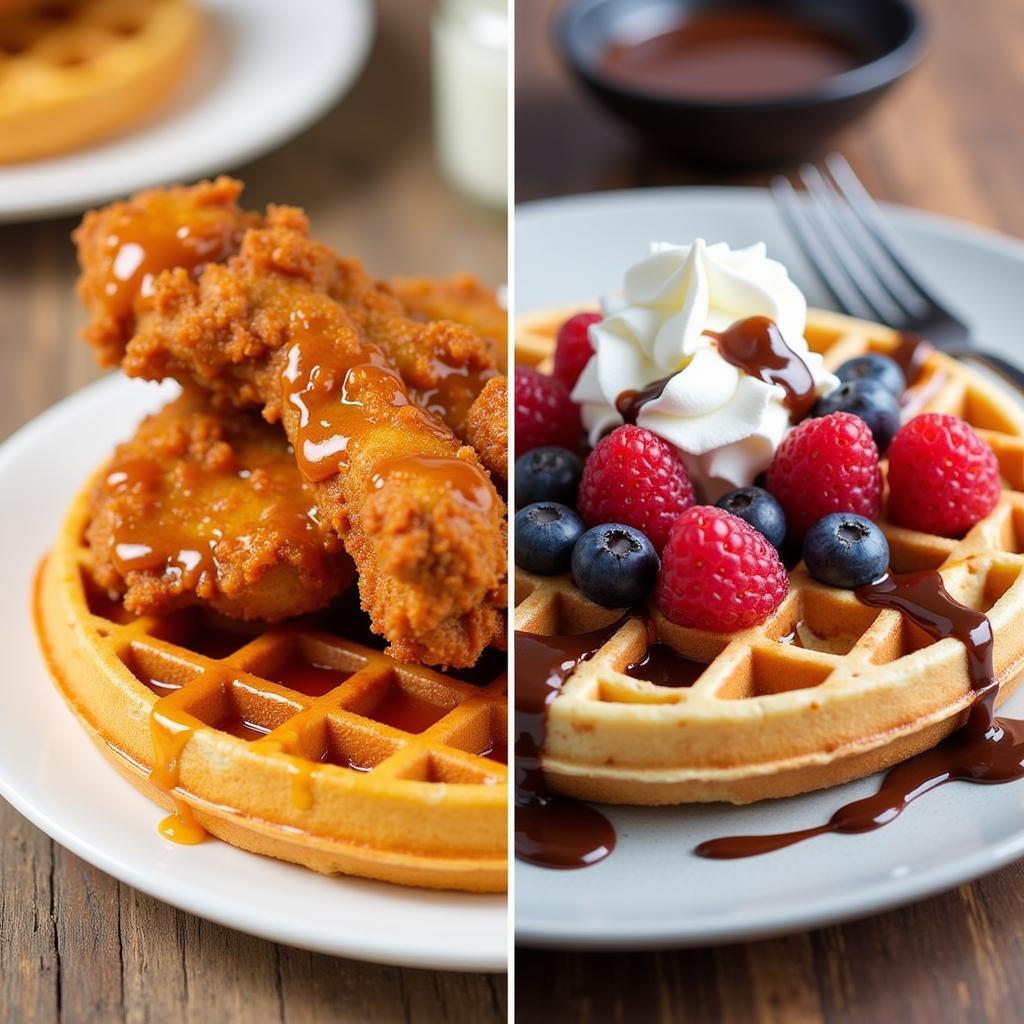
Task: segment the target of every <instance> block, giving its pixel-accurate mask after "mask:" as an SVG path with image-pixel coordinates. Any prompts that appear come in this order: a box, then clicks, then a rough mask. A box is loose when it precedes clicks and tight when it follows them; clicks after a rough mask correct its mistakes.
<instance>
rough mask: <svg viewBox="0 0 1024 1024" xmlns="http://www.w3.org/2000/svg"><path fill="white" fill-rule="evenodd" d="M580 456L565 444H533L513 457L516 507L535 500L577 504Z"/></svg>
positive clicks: (581, 472)
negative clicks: (557, 446)
mask: <svg viewBox="0 0 1024 1024" xmlns="http://www.w3.org/2000/svg"><path fill="white" fill-rule="evenodd" d="M582 474H583V460H582V459H580V457H579V456H578V455H573V453H572V452H571V451H569V449H568V448H556V447H553V446H552V447H549V448H534V449H533V451H529V452H527V453H526V454H525V455H520V456H519V458H518V459H516V508H523V507H524V506H525V505H532V504H533V503H534V502H535V501H557V502H558V503H559V504H562V505H569V506H570V507H572V506H574V505H575V504H576V492H577V491H578V490H579V488H580V477H581V476H582Z"/></svg>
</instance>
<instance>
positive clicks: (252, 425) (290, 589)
mask: <svg viewBox="0 0 1024 1024" xmlns="http://www.w3.org/2000/svg"><path fill="white" fill-rule="evenodd" d="M313 491H314V489H313V486H312V485H311V484H309V483H308V482H307V481H305V480H303V478H302V476H301V474H300V473H299V470H298V467H297V466H296V464H295V459H294V456H293V455H292V453H291V451H290V449H289V448H288V444H287V441H286V440H285V438H284V436H283V435H282V433H281V431H280V430H278V429H277V428H275V427H273V426H271V425H270V424H268V423H265V422H264V421H263V420H261V419H260V418H259V417H258V416H256V415H255V414H254V413H238V412H235V413H230V414H228V413H222V412H217V411H215V410H214V409H213V408H212V407H211V406H210V403H209V400H208V398H207V397H206V396H205V395H202V394H201V393H198V392H186V393H185V394H183V395H182V396H181V397H180V398H178V399H176V400H175V401H173V402H171V403H170V404H169V405H167V406H165V407H164V409H162V410H161V411H160V412H158V413H156V414H155V415H154V416H150V417H149V418H148V419H147V420H145V422H143V423H142V425H141V426H140V427H139V429H138V431H137V432H136V434H135V436H134V437H133V438H132V439H131V440H130V441H127V442H125V443H124V444H122V445H120V446H119V447H118V448H117V450H116V451H115V452H114V457H113V459H112V460H111V462H110V464H109V465H108V466H107V468H106V470H105V472H104V473H103V475H102V478H101V479H99V480H98V481H97V482H96V484H95V485H94V487H93V490H92V494H91V507H92V519H91V521H90V524H89V528H88V530H87V533H86V539H87V540H88V542H89V545H90V547H91V548H92V551H93V555H94V558H95V565H94V574H95V577H96V580H97V582H98V583H99V584H100V585H101V586H103V587H106V588H107V589H108V590H110V591H113V592H116V593H117V594H119V595H123V597H124V604H125V607H126V608H127V609H128V610H129V611H131V612H134V613H135V614H145V613H154V614H163V613H165V612H169V611H173V610H175V609H178V608H183V607H187V606H189V605H193V604H200V603H202V604H206V605H209V606H210V607H212V608H214V609H215V610H216V611H218V612H220V613H221V614H223V615H228V616H230V617H232V618H236V619H264V620H266V621H268V622H276V621H279V620H280V619H284V618H288V617H290V616H293V615H301V614H304V613H306V612H311V611H314V610H316V609H318V608H322V607H323V606H324V605H326V604H327V603H328V602H329V601H330V600H331V599H332V598H333V597H335V596H336V595H337V594H340V593H341V592H342V591H343V590H345V589H346V588H347V587H348V586H349V585H350V584H351V583H352V578H353V570H352V563H351V560H350V559H349V558H348V557H347V556H346V555H345V553H344V547H343V545H342V543H341V540H340V538H339V537H338V535H337V534H336V533H334V532H333V531H332V530H330V529H328V528H326V527H324V526H322V525H321V524H320V522H319V521H318V517H317V510H316V507H315V499H314V493H313Z"/></svg>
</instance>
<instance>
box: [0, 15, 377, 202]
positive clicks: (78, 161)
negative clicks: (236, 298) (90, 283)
mask: <svg viewBox="0 0 1024 1024" xmlns="http://www.w3.org/2000/svg"><path fill="white" fill-rule="evenodd" d="M201 6H202V7H203V9H204V14H205V15H206V23H207V24H206V30H205V31H204V33H203V40H202V45H201V47H200V51H199V53H198V54H197V55H196V59H195V61H194V62H193V64H192V67H191V68H190V70H189V72H188V73H187V74H186V76H185V78H184V80H183V81H182V82H181V83H180V84H179V86H178V87H177V88H176V89H175V91H174V93H173V95H171V96H170V97H168V99H167V100H166V101H165V102H164V103H162V104H161V105H160V107H159V108H158V109H155V110H154V111H153V112H152V114H150V115H149V116H148V117H147V118H146V119H145V120H144V121H142V122H139V123H136V124H134V125H132V126H130V127H128V128H126V129H125V131H124V132H122V133H121V134H119V135H117V136H115V137H113V138H110V139H108V140H105V141H103V142H100V143H97V144H96V145H94V146H91V147H89V148H88V149H83V150H77V151H74V152H71V153H67V154H64V155H61V156H56V157H53V158H51V159H49V160H39V161H33V162H31V163H20V164H11V165H9V166H0V221H15V220H30V219H34V218H40V217H48V216H55V215H57V214H63V213H77V212H79V211H81V210H84V209H85V208H86V207H88V206H93V205H96V204H98V203H102V202H105V201H107V200H108V199H112V198H114V197H116V196H120V195H124V194H125V193H128V192H134V191H135V190H136V189H139V188H143V187H145V186H148V185H158V184H164V183H166V182H171V181H190V180H192V179H194V178H198V177H201V176H203V175H205V174H216V173H220V172H221V171H225V170H227V169H229V168H231V167H236V166H238V165H239V164H241V163H244V162H245V161H246V160H251V159H253V158H255V157H257V156H259V155H260V154H262V153H265V152H267V151H268V150H270V149H273V148H274V147H275V146H278V145H280V144H281V143H282V142H284V141H285V140H286V139H289V138H291V137H292V136H293V135H296V134H298V133H299V132H300V131H302V129H303V128H305V127H306V126H307V125H309V124H311V123H312V122H313V121H315V120H316V119H317V118H318V117H319V116H320V115H321V114H323V113H324V112H325V111H326V110H327V109H328V108H329V107H330V106H331V105H332V104H333V103H334V101H335V100H337V99H338V97H339V96H341V94H342V93H343V92H345V90H346V89H348V87H349V86H350V85H351V84H352V82H353V81H354V80H355V77H356V75H357V74H358V73H359V70H360V69H361V68H362V66H363V62H364V60H365V59H366V55H367V53H368V52H369V49H370V42H371V40H372V38H373V22H374V9H373V6H372V4H371V3H370V0H291V2H289V3H281V2H280V0H201Z"/></svg>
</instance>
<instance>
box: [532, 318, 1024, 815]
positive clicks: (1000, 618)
mask: <svg viewBox="0 0 1024 1024" xmlns="http://www.w3.org/2000/svg"><path fill="white" fill-rule="evenodd" d="M581 308H583V307H580V306H575V307H572V308H568V309H560V310H555V311H545V312H541V313H537V314H531V315H526V316H523V317H521V318H520V319H519V320H518V322H517V325H516V357H517V360H518V361H519V362H521V363H525V364H529V365H536V366H539V367H540V368H541V369H546V368H547V361H548V360H550V357H551V353H552V352H553V348H554V338H555V334H556V332H557V329H558V327H559V326H560V324H561V323H562V322H563V321H564V320H565V319H566V318H567V317H568V316H570V315H572V314H573V313H576V312H579V311H580V309H581ZM806 336H807V340H808V342H809V344H810V347H811V348H812V349H813V350H815V351H818V352H821V353H822V354H823V355H824V357H825V362H826V365H827V366H828V367H829V368H832V369H834V368H836V367H837V366H839V365H840V364H841V363H843V362H844V361H845V360H847V359H849V358H852V357H853V356H856V355H860V354H863V353H865V352H868V351H872V352H881V353H886V352H892V351H894V350H895V349H896V347H897V346H898V345H899V343H900V338H899V336H898V335H897V334H896V333H895V332H893V331H891V330H889V329H888V328H885V327H881V326H879V325H876V324H871V323H866V322H864V321H860V320H856V319H852V318H849V317H845V316H841V315H839V314H833V313H826V312H821V311H811V313H810V316H809V322H808V327H807V332H806ZM905 401H906V403H907V406H906V409H905V415H906V416H908V417H909V416H910V415H916V414H917V413H919V412H922V411H929V412H945V413H950V414H953V415H957V416H961V417H963V418H964V419H965V420H967V421H968V422H969V423H971V424H972V425H973V426H974V427H975V429H976V430H977V431H978V433H979V434H980V435H981V436H982V437H984V438H985V439H986V440H987V441H988V442H989V444H990V445H991V446H992V448H993V450H994V451H995V453H996V455H997V457H998V459H999V463H1000V468H1001V472H1002V475H1003V486H1004V490H1003V494H1002V497H1001V499H1000V501H999V504H998V505H997V507H996V508H995V510H994V511H993V512H992V513H991V515H989V516H988V517H987V518H986V519H984V520H982V521H981V522H979V523H978V524H976V525H975V526H974V527H973V528H972V529H971V530H970V531H969V532H968V533H967V534H966V536H964V537H963V538H962V539H960V540H951V539H948V538H945V537H938V536H933V535H930V534H925V533H919V532H916V531H913V530H908V529H904V528H901V527H898V526H894V525H892V524H889V523H885V522H882V523H881V524H880V525H881V526H882V529H883V530H884V532H885V534H886V536H887V538H888V541H889V546H890V551H891V556H892V568H893V570H894V571H895V572H897V573H899V572H914V571H920V570H925V569H938V570H939V572H940V573H941V575H942V577H943V580H944V582H945V586H946V588H947V590H948V591H949V592H950V593H951V594H952V595H953V596H954V597H955V598H956V599H957V600H959V601H961V602H962V603H964V604H966V605H968V606H970V607H973V608H975V609H976V610H979V611H982V612H985V613H986V614H987V615H988V617H989V619H990V621H991V624H992V628H993V632H994V635H995V671H996V675H997V677H998V679H999V682H1000V684H1001V689H1000V693H999V700H1000V701H1001V700H1003V699H1005V698H1006V697H1007V696H1008V695H1009V694H1010V693H1011V692H1012V690H1013V689H1014V688H1015V686H1016V685H1017V682H1018V681H1019V680H1018V676H1019V673H1020V671H1021V668H1022V667H1024V629H1022V628H1021V623H1022V617H1024V576H1022V571H1024V409H1022V408H1021V406H1019V405H1018V404H1016V403H1015V402H1014V401H1013V400H1012V399H1011V398H1010V397H1008V396H1007V395H1006V393H1005V392H1003V391H1002V390H1001V389H1000V388H999V387H997V386H995V385H994V384H991V383H990V382H989V381H988V380H987V379H985V378H984V377H982V376H980V375H979V374H977V373H975V372H974V371H972V370H970V369H969V368H968V367H966V366H964V365H963V364H962V363H959V362H956V361H955V360H952V359H950V358H948V357H946V356H943V355H942V354H940V353H937V352H930V353H929V354H928V355H927V358H926V360H925V361H924V363H923V365H922V367H921V370H920V373H919V376H918V379H917V381H916V383H915V384H914V385H913V387H912V388H911V389H909V391H908V393H907V396H906V399H905ZM515 600H516V614H515V625H516V629H517V630H520V631H525V632H532V633H540V634H549V635H550V634H557V633H563V634H567V633H581V632H587V631H589V630H592V629H597V628H600V627H604V626H607V625H609V624H610V623H612V622H614V621H615V620H616V619H618V618H619V617H620V615H621V610H620V611H609V610H608V609H605V608H601V607H599V606H598V605H595V604H593V603H592V602H590V601H588V600H587V599H585V598H584V597H583V595H582V594H581V593H580V592H579V591H578V590H577V589H576V588H575V587H574V585H573V583H572V580H571V579H570V578H569V577H553V578H545V577H540V576H532V575H529V574H527V573H524V572H521V571H518V572H517V575H516V598H515ZM655 638H656V639H657V640H660V641H662V642H664V643H666V644H668V645H669V646H670V647H671V648H673V649H674V651H675V652H677V653H678V654H680V655H682V656H684V657H685V658H687V659H690V660H692V661H695V662H698V663H700V664H701V665H703V666H704V668H703V670H702V671H701V670H700V668H699V666H698V668H697V670H696V671H697V672H699V675H698V677H697V679H696V681H695V682H694V683H693V684H692V685H690V686H686V687H674V686H673V687H667V686H662V685H658V684H656V683H652V682H648V681H646V680H643V679H638V678H634V677H633V676H631V675H629V674H627V668H628V667H629V666H631V665H635V664H636V663H638V662H639V661H640V660H641V659H642V658H643V656H644V654H645V652H646V651H647V650H648V649H649V645H650V644H651V642H652V641H653V640H654V639H655ZM973 696H974V695H973V694H972V693H971V691H970V682H969V678H968V674H967V668H966V656H965V651H964V647H963V645H962V644H960V643H959V642H958V641H956V640H953V639H946V640H941V641H938V642H935V641H933V640H932V639H931V638H930V637H929V636H928V635H927V634H925V633H924V632H923V631H922V630H920V629H918V628H917V627H916V626H915V625H914V624H912V623H911V622H909V621H907V620H905V619H904V617H903V616H901V615H900V613H899V612H897V611H893V610H881V611H879V610H877V609H874V608H869V607H868V606H866V605H865V604H863V603H862V602H861V601H859V600H858V598H857V597H856V596H855V595H854V594H853V593H852V592H850V591H845V590H838V589H834V588H831V587H827V586H824V585H822V584H820V583H818V582H816V581H815V580H813V579H812V578H811V577H810V576H809V575H808V574H807V573H806V571H805V569H804V568H803V566H802V565H800V566H797V567H796V569H794V570H793V571H792V572H791V573H790V592H789V595H788V597H787V598H786V600H785V601H784V603H783V604H782V605H781V607H780V608H779V609H778V611H777V612H776V613H775V614H774V615H772V616H771V617H770V618H769V619H768V620H767V621H766V622H764V623H762V624H761V625H759V626H757V627H754V628H752V629H748V630H743V631H739V632H736V633H732V634H720V633H713V632H704V631H700V630H693V629H684V628H681V627H678V626H675V625H673V624H671V623H670V622H668V621H667V620H666V619H665V618H664V617H663V616H661V615H660V614H659V613H658V612H657V611H656V610H653V611H652V613H651V622H650V624H645V623H644V622H643V621H642V620H641V619H637V618H633V619H626V620H624V621H623V623H622V625H621V627H620V628H619V629H617V630H616V631H615V632H614V634H613V635H612V636H611V637H610V639H609V640H608V641H607V642H606V643H605V644H604V645H603V646H602V647H601V649H600V650H599V651H598V652H596V654H595V655H594V656H593V657H592V658H591V659H590V660H588V661H586V662H584V663H583V664H581V665H580V666H579V667H578V668H577V669H576V670H575V671H574V672H573V673H572V674H571V675H570V677H569V678H568V679H567V681H566V683H565V685H564V686H563V687H562V689H561V691H560V693H559V695H558V696H557V697H556V698H555V700H554V701H553V702H552V703H551V704H550V705H549V709H548V720H547V735H546V740H545V746H544V750H543V759H542V763H543V768H544V772H545V776H546V778H547V780H548V783H549V785H550V786H551V787H552V788H554V789H556V790H559V791H561V792H564V793H567V794H569V795H573V796H578V797H583V798H586V799H591V800H597V801H602V802H607V803H626V804H672V803H687V802H695V801H710V800H726V801H731V802H734V803H747V802H750V801H754V800H760V799H763V798H766V797H781V796H788V795H792V794H795V793H801V792H805V791H808V790H813V789H819V788H823V787H826V786H832V785H836V784H838V783H841V782H846V781H848V780H851V779H854V778H858V777H861V776H864V775H868V774H870V773H872V772H875V771H878V770H880V769H882V768H885V767H888V766H890V765H892V764H895V763H897V762H899V761H902V760H904V759H906V758H908V757H910V756H911V755H913V754H915V753H918V752H919V751H921V750H924V749H927V748H929V747H931V746H934V745H935V744H936V743H937V742H938V741H939V740H940V739H942V738H943V737H944V736H946V735H947V734H949V733H950V732H951V731H952V730H953V729H954V728H955V727H956V726H957V725H958V724H959V723H960V722H962V721H963V718H964V715H965V712H966V709H967V708H968V707H969V705H970V704H971V701H972V699H973Z"/></svg>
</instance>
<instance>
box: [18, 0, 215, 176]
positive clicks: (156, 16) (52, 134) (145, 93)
mask: <svg viewBox="0 0 1024 1024" xmlns="http://www.w3.org/2000/svg"><path fill="white" fill-rule="evenodd" d="M199 29H200V18H199V15H198V13H197V12H196V10H195V8H194V7H193V6H192V5H191V3H189V2H187V0H62V2H56V3H44V4H35V5H32V6H30V7H28V8H27V9H25V10H15V11H12V12H6V11H0V163H8V162H11V161H14V160H31V159H35V158H37V157H44V156H50V155H52V154H54V153H60V152H64V151H66V150H70V149H78V148H80V147H82V146H86V145H88V144H90V143H92V142H95V141H96V140H97V139H100V138H102V137H103V136H105V135H108V134H110V133H111V132H114V131H116V130H117V129H119V128H121V127H122V126H124V125H125V124H127V123H128V122H130V121H133V120H134V119H136V118H137V117H139V116H141V115H142V114H145V113H146V112H147V111H149V110H151V109H152V108H153V107H154V106H155V105H156V104H157V103H158V102H159V101H160V100H161V99H162V98H163V97H164V96H165V95H166V94H167V93H168V92H169V90H170V89H171V87H172V86H173V85H174V84H175V82H177V81H178V79H179V77H180V75H181V72H182V70H183V68H184V66H185V64H186V63H187V61H188V58H189V57H190V55H191V54H192V52H193V50H194V49H195V45H196V41H197V39H198V36H199Z"/></svg>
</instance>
